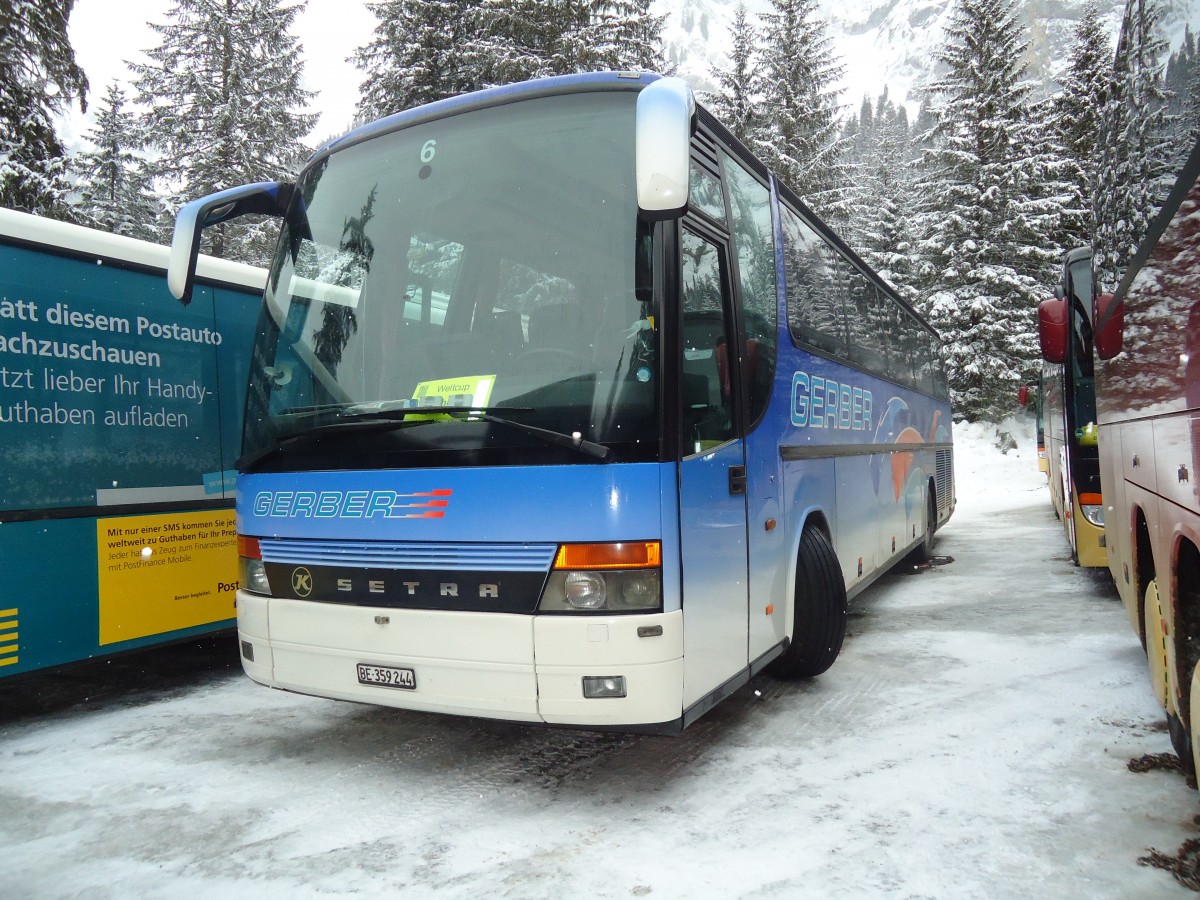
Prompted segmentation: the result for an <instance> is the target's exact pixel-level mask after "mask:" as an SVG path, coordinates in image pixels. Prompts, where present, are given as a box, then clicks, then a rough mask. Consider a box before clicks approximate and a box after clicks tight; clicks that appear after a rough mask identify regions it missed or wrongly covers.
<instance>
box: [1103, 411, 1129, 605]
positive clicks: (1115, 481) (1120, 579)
mask: <svg viewBox="0 0 1200 900" xmlns="http://www.w3.org/2000/svg"><path fill="white" fill-rule="evenodd" d="M1122 431H1123V428H1122V426H1120V425H1102V426H1100V429H1099V447H1100V483H1101V484H1102V485H1104V544H1105V553H1106V556H1107V560H1108V570H1109V572H1110V573H1111V574H1112V578H1113V581H1114V582H1115V583H1116V585H1117V590H1118V591H1120V593H1121V601H1122V602H1123V603H1124V604H1125V608H1126V611H1128V610H1129V607H1130V602H1129V597H1128V594H1129V591H1130V590H1131V589H1132V580H1133V578H1132V573H1131V572H1130V571H1129V569H1128V568H1127V567H1126V563H1127V561H1128V560H1129V559H1130V557H1131V551H1130V547H1129V536H1130V531H1131V530H1130V527H1129V523H1128V522H1126V521H1124V519H1122V518H1120V517H1121V516H1123V515H1124V514H1125V512H1124V511H1126V510H1128V509H1129V505H1128V503H1127V501H1126V500H1125V478H1124V476H1123V473H1122V472H1121V458H1122V456H1123V454H1122V450H1121V433H1122ZM1118 510H1120V511H1121V512H1120V513H1118Z"/></svg>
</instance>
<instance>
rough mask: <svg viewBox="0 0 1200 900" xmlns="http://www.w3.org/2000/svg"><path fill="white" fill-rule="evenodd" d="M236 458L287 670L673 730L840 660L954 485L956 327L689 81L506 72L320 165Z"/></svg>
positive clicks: (275, 638) (333, 681)
mask: <svg viewBox="0 0 1200 900" xmlns="http://www.w3.org/2000/svg"><path fill="white" fill-rule="evenodd" d="M243 212H257V213H270V214H274V215H277V216H279V217H280V218H282V219H283V223H284V225H283V233H282V235H281V240H280V243H279V246H278V249H277V252H276V254H275V257H274V260H273V262H272V264H271V266H270V273H269V276H268V282H267V288H266V292H265V295H264V299H263V308H262V314H261V316H260V319H259V323H258V331H257V335H256V338H255V344H254V351H253V359H252V365H251V371H250V382H249V390H248V394H247V406H246V421H245V433H244V438H243V444H242V454H243V455H242V457H241V459H240V461H239V474H238V482H237V483H238V488H237V531H238V542H239V556H240V560H241V566H242V568H241V577H240V578H239V585H240V586H239V590H238V594H237V612H238V633H239V638H240V647H241V655H242V664H243V667H244V669H245V671H246V672H247V674H248V675H249V676H250V677H251V678H253V679H254V680H256V681H258V682H261V683H263V684H265V685H270V686H273V687H278V688H283V689H287V690H291V691H297V692H301V693H307V694H313V695H318V696H323V697H333V698H341V699H346V700H354V701H361V702H367V703H376V704H383V705H389V706H395V707H402V708H408V709H415V710H427V711H434V712H442V713H454V714H461V715H471V716H483V717H494V718H502V719H508V720H517V721H528V722H545V723H550V724H559V725H568V726H579V727H589V728H606V727H611V728H617V729H621V730H632V731H648V732H672V731H677V730H679V729H681V728H683V727H686V726H687V725H688V724H689V723H690V722H692V721H694V720H695V719H696V718H697V717H698V716H700V715H702V714H703V713H704V712H705V711H707V710H708V709H710V708H711V707H712V706H713V705H714V704H716V703H717V702H718V701H720V700H721V699H722V698H724V697H726V696H728V695H729V694H731V693H732V692H734V691H735V690H737V689H738V688H739V687H741V686H742V685H744V684H746V683H747V681H748V679H749V678H750V677H751V676H752V675H753V674H754V673H756V672H758V671H760V670H762V669H764V668H769V669H770V670H771V671H773V672H775V673H777V674H779V675H782V676H785V677H787V676H790V677H804V676H814V675H818V674H820V673H821V672H824V671H825V670H826V669H828V667H829V666H830V665H832V663H833V662H834V660H835V658H836V657H837V655H838V653H839V650H840V648H841V645H842V639H843V636H844V633H845V628H846V616H847V608H846V603H847V599H848V598H849V597H853V596H854V595H855V594H856V593H858V592H859V591H861V590H863V589H864V588H865V587H866V586H867V585H868V584H870V583H871V582H872V581H873V580H874V579H875V578H877V577H878V576H879V575H881V574H882V573H884V572H885V571H887V570H888V568H889V567H891V566H892V565H893V564H895V563H896V562H897V561H899V560H901V559H903V558H904V557H906V556H908V555H913V554H915V555H916V556H918V557H927V556H928V555H929V552H930V549H931V546H932V542H933V539H934V532H935V530H936V529H937V528H938V527H940V526H941V525H942V524H944V523H945V521H946V520H947V518H949V516H950V514H951V512H952V510H953V508H954V502H955V498H954V482H953V455H952V443H951V420H950V405H949V399H948V398H949V392H948V389H947V384H946V380H945V377H944V373H943V370H942V366H941V351H940V344H939V340H938V337H937V335H936V334H935V333H934V332H933V330H932V329H931V328H930V327H929V326H928V325H927V324H926V323H925V322H924V321H923V320H922V319H921V318H920V316H918V315H917V314H916V313H915V312H914V311H913V310H912V309H911V308H910V307H909V306H908V305H907V304H905V303H904V302H903V301H902V300H901V299H900V298H899V297H898V296H897V295H896V294H895V292H894V291H893V290H892V289H891V288H890V287H889V286H888V285H887V284H885V283H884V282H883V281H882V280H881V279H880V278H879V277H878V276H877V275H875V274H874V273H873V272H872V271H871V270H870V269H869V268H868V267H867V266H866V265H864V264H863V262H862V261H861V260H860V259H859V258H858V257H857V256H856V255H855V254H854V253H853V252H851V250H850V249H849V248H848V247H847V246H846V245H845V244H844V243H843V242H842V241H840V240H839V239H838V238H837V237H836V236H835V235H833V234H832V233H831V232H830V231H829V229H828V228H826V227H825V226H824V225H823V224H822V223H821V222H820V221H818V220H817V218H816V217H815V216H814V215H813V214H812V213H811V212H810V211H809V210H808V209H807V208H806V207H805V206H804V204H803V203H802V202H801V201H800V200H799V199H798V198H797V197H796V196H795V194H793V193H792V192H791V191H790V190H788V189H787V188H786V187H785V186H783V185H782V184H780V183H778V182H777V181H776V180H775V179H774V178H773V177H772V175H771V173H770V172H769V171H768V170H767V169H766V167H765V166H764V165H763V164H762V163H761V162H760V161H758V160H757V159H755V158H754V157H753V156H752V155H751V154H750V153H749V152H748V151H747V150H746V149H745V148H744V147H742V146H741V145H740V144H739V143H738V142H737V141H736V139H735V138H734V137H733V136H732V135H731V134H730V133H729V132H728V131H727V130H726V129H725V128H724V127H722V126H721V125H720V124H719V123H718V122H717V121H716V120H715V119H714V118H713V117H712V116H711V115H710V114H709V113H708V112H707V111H705V110H704V109H703V108H701V107H700V106H698V105H697V104H696V102H695V100H694V98H693V95H692V92H691V90H690V89H689V88H688V87H687V86H686V84H684V83H683V82H682V81H680V80H678V79H674V78H659V77H658V76H655V75H637V76H634V75H628V74H615V73H614V74H596V75H580V76H568V77H560V78H552V79H545V80H540V81H535V82H530V83H526V84H520V85H513V86H508V87H504V88H498V89H492V90H488V91H484V92H480V93H476V94H470V95H464V96H462V97H458V98H453V99H449V100H445V101H441V102H438V103H435V104H432V105H429V106H425V107H421V108H417V109H413V110H409V111H407V112H403V113H400V114H397V115H395V116H392V117H390V118H386V119H383V120H381V121H379V122H375V123H373V124H369V125H366V126H364V127H362V128H359V129H358V130H356V131H353V132H351V133H349V134H348V135H346V136H345V137H343V138H341V139H339V140H336V141H334V142H332V143H331V144H329V145H327V146H326V147H325V148H323V149H322V150H320V151H319V152H318V153H317V154H316V155H315V156H314V157H313V159H312V160H311V161H310V162H309V163H308V165H307V166H306V167H305V169H304V171H303V172H302V173H301V175H300V176H299V178H298V180H297V181H296V183H294V184H279V183H261V184H255V185H246V186H243V187H237V188H231V189H230V190H228V191H224V192H221V193H219V194H215V195H213V196H211V197H206V198H202V199H200V200H196V201H193V202H192V203H190V204H188V205H187V206H186V207H185V208H184V209H183V210H182V211H181V213H180V216H179V219H178V222H177V226H176V233H175V242H174V245H173V247H172V259H171V272H170V276H169V280H170V283H171V286H172V291H173V292H174V293H175V294H176V296H179V297H180V298H181V299H186V298H187V296H188V294H189V291H190V290H191V280H190V269H191V266H192V261H193V260H194V259H195V253H196V247H197V246H198V240H199V235H200V231H201V229H202V228H204V227H205V226H207V225H210V224H213V223H215V222H220V221H226V220H228V219H229V218H232V217H234V216H237V215H240V214H242V213H243Z"/></svg>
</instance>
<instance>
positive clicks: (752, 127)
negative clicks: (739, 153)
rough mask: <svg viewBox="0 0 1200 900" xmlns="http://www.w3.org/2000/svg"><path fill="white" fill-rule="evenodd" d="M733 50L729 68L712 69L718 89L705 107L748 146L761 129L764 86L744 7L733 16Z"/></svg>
mask: <svg viewBox="0 0 1200 900" xmlns="http://www.w3.org/2000/svg"><path fill="white" fill-rule="evenodd" d="M732 37H733V50H732V52H731V53H730V55H729V67H728V68H721V67H719V66H713V67H712V69H711V70H710V75H711V76H712V79H713V81H715V82H716V85H717V90H716V91H714V92H713V93H711V94H709V95H708V96H706V97H705V100H706V101H707V105H708V106H709V108H710V109H712V111H713V113H714V114H715V115H716V116H717V118H718V119H720V120H721V121H722V122H723V123H724V124H725V127H727V128H728V129H729V130H730V131H732V132H733V133H734V134H735V135H737V137H738V139H739V140H740V141H741V142H742V143H744V144H746V145H747V146H750V145H752V144H753V143H754V139H755V137H756V136H757V134H758V131H759V129H760V128H761V126H762V114H761V110H760V106H761V103H762V94H763V86H762V79H761V77H760V75H759V71H758V55H757V53H758V47H759V41H760V36H759V33H758V28H756V27H755V26H754V25H753V24H752V23H751V22H749V21H748V20H747V18H746V5H745V4H744V3H738V5H737V9H736V10H735V11H734V14H733V35H732Z"/></svg>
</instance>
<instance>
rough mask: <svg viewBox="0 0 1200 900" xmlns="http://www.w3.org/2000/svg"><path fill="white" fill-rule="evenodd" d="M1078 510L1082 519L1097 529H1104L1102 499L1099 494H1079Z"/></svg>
mask: <svg viewBox="0 0 1200 900" xmlns="http://www.w3.org/2000/svg"><path fill="white" fill-rule="evenodd" d="M1079 509H1080V511H1081V512H1082V513H1083V517H1084V518H1085V519H1087V520H1088V521H1089V522H1091V523H1092V524H1093V525H1095V526H1096V527H1097V528H1103V527H1104V497H1103V496H1102V495H1101V494H1097V493H1094V492H1087V493H1083V492H1080V494H1079Z"/></svg>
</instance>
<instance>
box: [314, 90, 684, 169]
mask: <svg viewBox="0 0 1200 900" xmlns="http://www.w3.org/2000/svg"><path fill="white" fill-rule="evenodd" d="M661 77H662V76H661V75H656V74H654V73H652V72H587V73H583V74H579V75H555V76H552V77H549V78H535V79H533V80H532V81H521V82H517V83H516V84H506V85H502V86H501V87H494V88H486V89H484V90H481V91H472V92H470V93H468V94H459V95H457V96H454V97H447V98H446V99H444V100H436V101H434V102H433V103H426V104H422V105H421V106H414V107H412V108H411V109H406V110H403V111H402V112H397V113H392V115H390V116H385V117H384V118H382V119H377V120H375V121H374V122H368V123H367V124H366V125H360V126H359V127H358V128H355V129H354V130H353V131H350V132H348V133H346V134H344V135H343V136H342V137H339V138H335V139H333V140H332V141H330V142H329V143H327V144H325V145H324V146H323V147H321V148H320V149H318V150H317V152H316V153H315V154H313V156H312V158H311V159H310V160H309V161H308V165H309V166H311V165H312V164H313V163H315V162H317V161H318V160H319V159H321V158H323V157H325V156H328V155H329V154H330V153H332V152H333V151H335V150H341V149H344V148H345V147H349V146H351V145H353V144H357V143H360V142H361V141H365V140H369V139H370V138H373V137H378V136H379V135H381V134H387V133H388V132H391V131H398V130H400V129H401V128H408V127H409V126H411V125H418V124H420V123H422V122H428V121H431V120H434V119H441V118H445V117H446V116H453V115H458V114H459V113H464V112H470V111H472V110H476V109H486V108H488V107H492V106H503V105H504V104H506V103H516V102H517V101H520V100H532V99H534V98H536V97H552V96H555V95H557V94H578V93H581V92H587V91H640V90H641V89H642V88H644V87H645V86H646V85H648V84H650V83H651V82H652V81H657V80H659V79H660V78H661ZM306 168H307V166H306Z"/></svg>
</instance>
